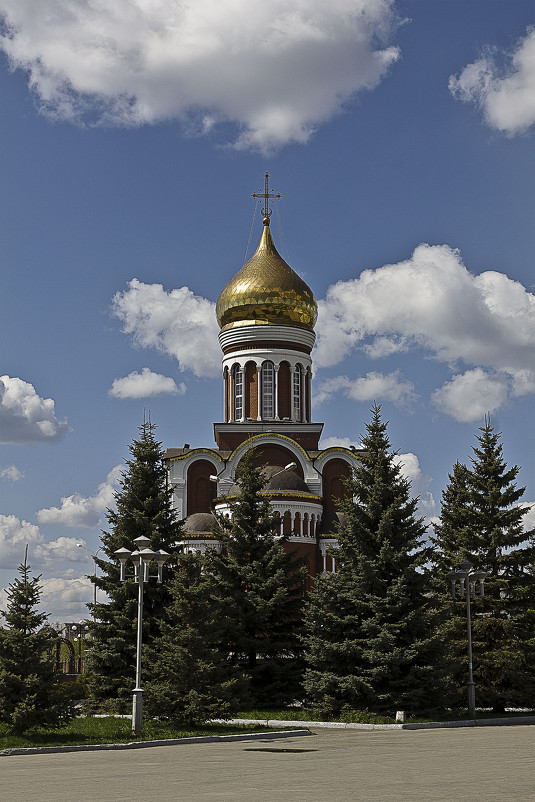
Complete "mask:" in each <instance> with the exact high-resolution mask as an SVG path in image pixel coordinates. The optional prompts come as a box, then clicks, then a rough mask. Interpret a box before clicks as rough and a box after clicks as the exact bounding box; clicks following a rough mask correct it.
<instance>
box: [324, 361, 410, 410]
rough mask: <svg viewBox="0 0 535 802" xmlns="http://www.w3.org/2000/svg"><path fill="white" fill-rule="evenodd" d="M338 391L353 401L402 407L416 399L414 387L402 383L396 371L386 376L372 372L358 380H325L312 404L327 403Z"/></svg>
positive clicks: (341, 378) (404, 382) (406, 382)
mask: <svg viewBox="0 0 535 802" xmlns="http://www.w3.org/2000/svg"><path fill="white" fill-rule="evenodd" d="M340 391H342V392H343V393H344V395H346V396H347V397H348V398H352V399H353V400H354V401H373V400H374V399H375V400H377V401H378V402H380V401H392V402H393V403H394V404H396V405H398V406H404V407H407V406H410V404H411V403H412V402H413V401H414V400H415V398H416V395H415V393H414V385H413V384H412V383H411V382H408V381H403V380H402V379H401V378H400V374H399V371H398V370H396V371H394V372H393V373H389V374H387V375H385V374H384V373H377V372H376V371H372V372H370V373H367V374H366V376H362V377H360V378H358V379H349V378H348V377H347V376H336V377H334V378H332V379H325V380H324V381H323V382H321V384H320V385H319V387H318V389H317V391H316V393H315V395H314V403H315V404H321V403H322V402H323V401H328V400H329V399H330V398H332V396H333V395H334V394H335V393H338V392H340Z"/></svg>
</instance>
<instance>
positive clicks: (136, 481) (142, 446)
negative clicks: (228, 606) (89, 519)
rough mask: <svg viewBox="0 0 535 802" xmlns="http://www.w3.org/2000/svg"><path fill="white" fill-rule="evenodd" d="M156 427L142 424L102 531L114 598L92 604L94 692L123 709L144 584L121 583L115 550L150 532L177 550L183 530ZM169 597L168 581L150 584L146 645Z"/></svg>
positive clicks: (103, 578)
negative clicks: (139, 590) (178, 518)
mask: <svg viewBox="0 0 535 802" xmlns="http://www.w3.org/2000/svg"><path fill="white" fill-rule="evenodd" d="M155 428H156V427H155V425H154V424H152V423H151V422H150V421H149V422H147V421H145V422H144V423H143V425H142V426H141V427H140V428H139V431H140V436H139V438H138V439H137V440H134V441H133V443H132V444H131V445H130V447H129V449H130V453H131V457H132V458H131V459H130V460H127V461H126V466H127V467H126V470H125V472H124V473H123V475H122V479H121V482H120V489H119V490H118V491H117V492H116V494H115V499H116V504H117V510H116V511H114V510H108V515H107V517H108V522H109V524H110V529H109V531H107V532H103V533H102V545H103V550H104V553H105V554H106V556H107V557H108V559H109V561H107V560H104V559H97V564H98V566H99V568H100V572H101V575H100V576H98V577H97V578H96V584H97V587H99V588H100V589H101V590H102V591H104V592H105V593H106V594H107V596H108V601H105V602H100V603H97V604H96V605H88V606H89V607H90V609H91V610H92V614H93V619H94V620H93V623H92V626H91V635H92V650H91V653H90V654H91V659H90V668H91V673H92V681H91V688H92V693H93V696H94V697H95V698H97V699H112V700H116V702H117V705H118V707H119V708H121V709H123V708H126V702H127V701H129V700H130V699H131V691H132V688H133V687H134V681H135V652H136V626H137V597H138V586H137V584H134V582H133V580H132V579H127V581H126V582H124V583H123V582H120V580H119V567H118V564H117V560H116V557H115V551H116V550H117V549H119V548H122V547H125V548H128V549H130V550H133V549H134V548H135V544H134V540H135V539H136V538H137V537H139V536H140V535H144V536H145V537H148V538H149V539H150V548H152V549H154V550H158V549H164V550H165V551H167V552H169V553H172V552H173V551H175V544H176V541H177V539H178V538H179V537H180V533H181V528H180V524H179V522H178V521H177V517H176V512H175V510H174V509H173V507H172V504H171V495H172V489H171V488H170V487H168V486H167V483H166V478H167V477H166V469H165V465H164V463H163V459H162V458H163V451H162V449H161V443H159V442H158V441H157V440H156V439H155V436H154V430H155ZM166 570H168V569H164V572H165V571H166ZM92 579H93V578H92ZM169 599H170V595H169V589H168V587H167V584H166V583H165V582H164V583H163V584H161V585H157V584H156V583H155V582H149V583H147V585H146V586H145V589H144V608H143V642H144V643H147V644H148V643H150V641H151V640H152V639H153V638H154V637H156V636H158V635H159V632H160V628H159V623H160V621H161V618H162V615H163V611H164V610H165V607H166V605H167V604H169Z"/></svg>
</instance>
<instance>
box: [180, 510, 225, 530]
mask: <svg viewBox="0 0 535 802" xmlns="http://www.w3.org/2000/svg"><path fill="white" fill-rule="evenodd" d="M216 524H217V521H216V519H215V516H214V515H213V514H212V513H211V512H194V513H193V514H192V515H188V517H187V518H186V520H185V521H184V526H183V532H184V534H185V535H207V534H210V535H211V534H212V532H213V529H214V526H216Z"/></svg>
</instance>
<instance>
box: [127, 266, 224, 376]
mask: <svg viewBox="0 0 535 802" xmlns="http://www.w3.org/2000/svg"><path fill="white" fill-rule="evenodd" d="M112 312H113V314H114V315H115V316H116V317H117V318H119V319H120V320H121V321H122V323H123V331H124V332H125V334H131V335H132V337H133V340H134V343H135V344H136V345H138V346H141V347H142V348H156V349H157V350H159V351H161V352H163V353H164V354H167V355H168V356H172V357H174V358H175V359H176V360H177V362H178V365H179V368H180V369H181V370H191V371H192V372H193V373H194V374H195V375H196V376H210V377H215V376H219V374H220V372H221V352H220V350H219V346H218V339H217V336H218V333H219V328H218V325H217V321H216V316H215V304H213V303H212V302H211V301H208V300H207V299H206V298H202V297H199V296H197V295H194V294H193V293H192V292H191V290H189V289H188V288H187V287H180V288H179V289H176V290H171V292H166V291H165V290H164V288H163V287H162V285H161V284H144V283H143V282H142V281H139V280H138V279H136V278H135V279H132V281H130V282H129V283H128V289H127V290H125V291H124V292H118V293H116V294H115V296H114V298H113V302H112Z"/></svg>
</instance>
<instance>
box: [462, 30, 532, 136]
mask: <svg viewBox="0 0 535 802" xmlns="http://www.w3.org/2000/svg"><path fill="white" fill-rule="evenodd" d="M506 55H507V59H508V62H509V63H508V64H507V67H505V68H504V69H501V68H500V66H499V63H498V62H499V61H500V60H501V58H500V56H501V54H499V53H497V52H496V51H494V52H493V51H489V52H488V53H487V54H486V55H484V56H483V57H482V58H480V59H478V60H477V61H474V62H473V63H472V64H468V65H467V66H466V67H465V68H464V69H463V71H462V72H461V73H460V75H459V76H454V75H452V76H451V77H450V80H449V88H450V92H451V93H452V95H453V96H454V97H456V98H458V99H459V100H462V101H464V102H473V103H475V104H476V105H477V106H479V107H480V108H481V109H482V110H483V113H484V116H485V119H486V121H487V123H488V124H489V125H490V126H491V127H492V128H496V129H498V130H499V131H504V132H505V133H506V134H508V135H511V136H512V135H514V134H518V133H522V132H524V131H527V129H528V128H530V127H531V126H532V125H533V124H534V123H535V28H531V29H528V32H527V34H526V36H525V37H524V38H523V39H521V40H520V42H519V43H518V46H517V48H516V50H515V51H514V52H513V53H511V54H506Z"/></svg>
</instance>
